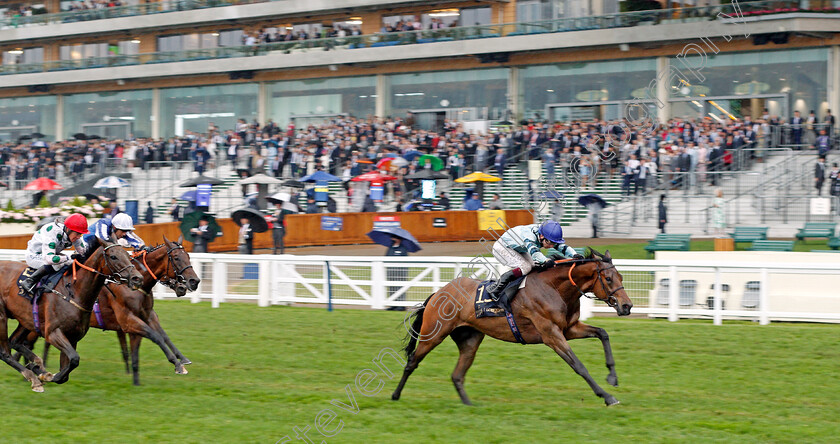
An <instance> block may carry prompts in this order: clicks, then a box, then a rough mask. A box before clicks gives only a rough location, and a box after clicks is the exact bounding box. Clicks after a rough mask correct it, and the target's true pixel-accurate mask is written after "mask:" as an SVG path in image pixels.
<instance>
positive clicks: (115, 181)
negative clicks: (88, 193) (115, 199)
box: [93, 176, 131, 188]
mask: <svg viewBox="0 0 840 444" xmlns="http://www.w3.org/2000/svg"><path fill="white" fill-rule="evenodd" d="M129 186H131V185H129V183H128V181H126V180H125V179H120V178H119V177H117V176H108V177H103V178H102V179H99V180H97V181H96V183H95V184H93V187H94V188H122V187H129Z"/></svg>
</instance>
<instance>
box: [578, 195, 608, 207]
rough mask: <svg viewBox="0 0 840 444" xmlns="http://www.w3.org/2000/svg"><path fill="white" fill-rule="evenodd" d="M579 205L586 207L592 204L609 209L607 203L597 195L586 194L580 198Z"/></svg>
mask: <svg viewBox="0 0 840 444" xmlns="http://www.w3.org/2000/svg"><path fill="white" fill-rule="evenodd" d="M578 203H579V204H581V205H583V206H585V207H587V206H589V205H592V204H598V205H601V208H606V207H607V201H605V200H604V199H603V198H602V197H601V196H599V195H597V194H584V195H583V196H580V197H578Z"/></svg>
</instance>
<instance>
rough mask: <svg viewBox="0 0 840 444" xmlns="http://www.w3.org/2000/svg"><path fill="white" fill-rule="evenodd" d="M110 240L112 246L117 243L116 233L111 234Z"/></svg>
mask: <svg viewBox="0 0 840 444" xmlns="http://www.w3.org/2000/svg"><path fill="white" fill-rule="evenodd" d="M108 240H109V241H110V242H111V243H112V244H115V243H117V237H116V236H114V233H111V236H109V237H108Z"/></svg>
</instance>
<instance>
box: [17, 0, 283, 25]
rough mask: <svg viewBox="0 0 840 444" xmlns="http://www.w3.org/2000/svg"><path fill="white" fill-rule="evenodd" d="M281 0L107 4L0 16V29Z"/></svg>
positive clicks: (180, 0)
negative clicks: (44, 12)
mask: <svg viewBox="0 0 840 444" xmlns="http://www.w3.org/2000/svg"><path fill="white" fill-rule="evenodd" d="M272 1H282V0H161V1H156V2H152V3H143V4H138V5H127V6H116V7H111V8H97V9H85V10H80V11H63V12H55V13H49V14H38V15H31V16H19V17H4V18H2V19H0V29H4V28H20V27H23V26H32V25H56V24H61V23H75V22H87V21H91V20H106V19H113V18H120V17H136V16H138V15H149V14H159V13H162V12H178V11H192V10H195V9H205V8H218V7H222V6H239V5H248V4H253V3H268V2H272Z"/></svg>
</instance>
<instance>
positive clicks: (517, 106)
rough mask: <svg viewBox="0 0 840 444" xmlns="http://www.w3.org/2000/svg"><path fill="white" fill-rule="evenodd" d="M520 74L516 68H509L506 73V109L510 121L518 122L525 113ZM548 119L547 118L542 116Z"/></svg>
mask: <svg viewBox="0 0 840 444" xmlns="http://www.w3.org/2000/svg"><path fill="white" fill-rule="evenodd" d="M519 76H520V72H519V68H518V67H515V66H514V67H511V68H510V71H508V83H507V109H508V110H510V112H511V114H510V120H512V121H514V122H518V121H520V120H521V119H522V117H523V114H524V112H525V100H524V97H525V95H524V91H523V88H522V82H521V81H520V80H519ZM543 117H544V118H548V116H543Z"/></svg>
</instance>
